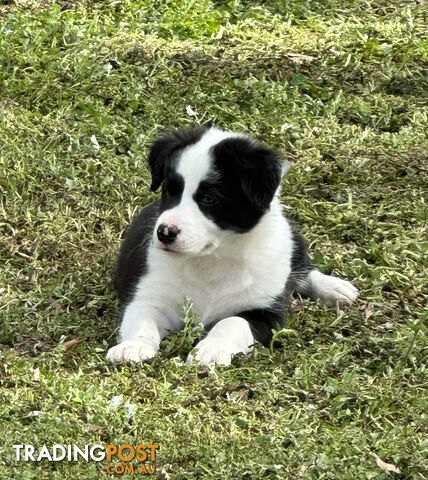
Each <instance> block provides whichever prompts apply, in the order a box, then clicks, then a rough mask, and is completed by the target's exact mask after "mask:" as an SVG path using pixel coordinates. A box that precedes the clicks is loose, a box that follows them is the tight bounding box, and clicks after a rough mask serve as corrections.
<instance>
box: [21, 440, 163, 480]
mask: <svg viewBox="0 0 428 480" xmlns="http://www.w3.org/2000/svg"><path fill="white" fill-rule="evenodd" d="M13 448H14V449H15V452H16V461H17V462H41V461H43V460H45V461H48V462H78V461H85V462H102V461H103V460H107V462H109V464H108V465H107V467H106V468H105V473H107V474H109V475H122V474H127V475H129V474H131V475H151V474H153V473H155V472H156V450H157V449H158V448H159V445H158V444H148V445H144V444H138V445H136V446H133V445H128V444H124V445H83V446H79V445H76V444H73V445H56V444H55V445H52V446H50V447H48V446H47V445H42V447H41V448H36V447H35V446H34V445H13ZM131 462H132V463H131Z"/></svg>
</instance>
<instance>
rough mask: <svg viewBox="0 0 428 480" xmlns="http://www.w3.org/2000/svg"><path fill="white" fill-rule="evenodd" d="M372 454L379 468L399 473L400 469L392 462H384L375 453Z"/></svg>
mask: <svg viewBox="0 0 428 480" xmlns="http://www.w3.org/2000/svg"><path fill="white" fill-rule="evenodd" d="M374 456H375V458H376V464H377V466H378V467H379V468H380V469H381V470H385V471H386V472H394V473H400V469H399V468H398V467H396V466H395V465H394V464H392V463H386V462H384V461H383V460H381V459H380V458H379V457H378V456H377V455H376V454H374Z"/></svg>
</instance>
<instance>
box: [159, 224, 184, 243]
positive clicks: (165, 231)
mask: <svg viewBox="0 0 428 480" xmlns="http://www.w3.org/2000/svg"><path fill="white" fill-rule="evenodd" d="M180 232H181V230H180V229H179V228H178V227H176V226H175V225H169V226H168V225H167V224H166V223H161V224H160V225H159V227H158V230H157V232H156V233H157V236H158V239H159V241H160V242H162V243H164V244H165V245H169V244H170V243H172V242H173V241H174V240H175V239H176V238H177V235H178V234H179V233H180Z"/></svg>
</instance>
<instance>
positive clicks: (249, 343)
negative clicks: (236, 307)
mask: <svg viewBox="0 0 428 480" xmlns="http://www.w3.org/2000/svg"><path fill="white" fill-rule="evenodd" d="M254 342H255V340H254V336H253V334H252V332H251V328H250V326H249V324H248V322H247V321H246V320H244V319H243V318H241V317H228V318H225V319H223V320H221V321H220V322H218V323H216V324H215V325H214V327H213V328H212V329H211V330H210V331H209V333H208V335H207V336H206V337H205V338H204V339H203V340H201V341H200V342H199V343H198V344H197V345H196V347H195V355H193V354H192V353H190V354H189V356H188V357H187V364H189V365H191V364H192V363H193V361H194V360H196V361H197V362H198V363H199V364H200V365H210V364H217V365H226V366H228V365H230V364H231V362H232V358H233V356H234V355H236V354H237V353H243V354H247V353H250V352H251V351H252V349H253V344H254Z"/></svg>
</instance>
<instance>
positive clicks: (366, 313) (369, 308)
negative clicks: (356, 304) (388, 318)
mask: <svg viewBox="0 0 428 480" xmlns="http://www.w3.org/2000/svg"><path fill="white" fill-rule="evenodd" d="M373 313H374V307H373V303H368V304H367V306H366V308H365V310H364V320H368V319H369V318H370V317H371V316H372V315H373Z"/></svg>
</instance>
